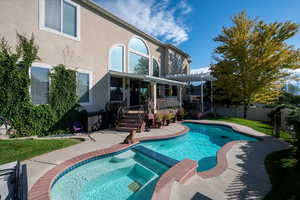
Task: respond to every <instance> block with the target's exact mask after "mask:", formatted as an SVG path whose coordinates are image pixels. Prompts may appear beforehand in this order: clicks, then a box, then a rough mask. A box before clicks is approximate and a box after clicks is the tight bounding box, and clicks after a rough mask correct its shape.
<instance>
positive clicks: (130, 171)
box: [51, 150, 169, 200]
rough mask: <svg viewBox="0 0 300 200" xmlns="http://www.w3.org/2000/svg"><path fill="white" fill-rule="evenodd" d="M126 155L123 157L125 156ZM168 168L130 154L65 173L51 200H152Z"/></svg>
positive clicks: (144, 157) (52, 191)
mask: <svg viewBox="0 0 300 200" xmlns="http://www.w3.org/2000/svg"><path fill="white" fill-rule="evenodd" d="M122 154H123V156H122ZM168 169H169V167H167V166H165V165H163V164H161V163H160V162H157V161H155V160H152V159H150V158H148V157H146V156H144V155H143V154H140V153H134V152H133V151H131V150H129V151H126V152H124V153H121V154H118V155H116V156H109V157H106V158H101V159H98V160H94V161H91V162H89V163H86V164H83V165H81V166H78V167H76V168H75V169H73V170H71V171H68V172H66V173H65V174H63V175H62V176H61V177H60V178H58V179H57V181H55V183H54V184H53V186H52V189H51V199H52V200H67V199H68V200H79V199H80V200H96V199H97V200H108V199H113V200H125V199H128V200H140V199H143V200H150V199H151V197H152V193H153V190H154V188H155V184H156V182H157V180H158V178H159V176H161V175H162V174H163V173H164V172H165V171H167V170H168Z"/></svg>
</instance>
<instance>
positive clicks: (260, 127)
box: [212, 117, 291, 140]
mask: <svg viewBox="0 0 300 200" xmlns="http://www.w3.org/2000/svg"><path fill="white" fill-rule="evenodd" d="M212 120H218V121H225V122H232V123H236V124H240V125H244V126H248V127H250V128H252V129H254V130H256V131H259V132H262V133H264V134H267V135H272V132H273V128H272V126H270V125H269V124H265V123H262V122H259V121H253V120H247V119H243V118H236V117H216V118H212ZM280 137H281V138H282V139H284V140H291V136H290V135H289V134H288V133H286V132H284V131H281V132H280Z"/></svg>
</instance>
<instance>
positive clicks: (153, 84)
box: [151, 82, 157, 113]
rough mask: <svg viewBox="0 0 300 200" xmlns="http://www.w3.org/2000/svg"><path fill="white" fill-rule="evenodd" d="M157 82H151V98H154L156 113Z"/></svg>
mask: <svg viewBox="0 0 300 200" xmlns="http://www.w3.org/2000/svg"><path fill="white" fill-rule="evenodd" d="M156 86H157V84H156V83H155V82H151V99H152V100H153V108H154V113H156V111H157V106H156V104H157V96H156V90H157V88H156Z"/></svg>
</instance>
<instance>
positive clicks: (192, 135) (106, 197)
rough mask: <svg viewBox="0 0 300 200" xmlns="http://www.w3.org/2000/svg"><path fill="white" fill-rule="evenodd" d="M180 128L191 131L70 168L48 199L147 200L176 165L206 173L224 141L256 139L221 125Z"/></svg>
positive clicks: (194, 125) (57, 182) (55, 184)
mask: <svg viewBox="0 0 300 200" xmlns="http://www.w3.org/2000/svg"><path fill="white" fill-rule="evenodd" d="M184 125H186V126H188V127H189V128H190V131H189V132H188V133H187V134H185V135H183V136H179V137H176V138H173V139H166V140H158V141H149V142H143V143H142V144H140V145H142V146H144V147H141V146H136V147H133V148H131V149H130V150H125V151H122V152H119V153H114V154H111V155H105V156H102V157H96V158H92V159H90V160H86V161H83V162H81V163H78V164H76V165H75V166H72V167H70V168H69V169H67V170H66V171H64V172H63V173H62V174H60V175H59V176H58V178H57V179H56V180H55V181H54V184H53V185H52V188H51V194H50V195H51V199H52V200H96V199H97V200H110V199H112V200H125V199H126V200H150V199H151V198H152V194H153V191H154V189H155V185H156V183H157V181H158V179H159V177H160V176H161V175H162V174H163V173H165V172H166V171H167V170H168V169H169V168H170V167H171V166H173V165H174V164H176V163H177V162H178V161H181V160H183V159H185V158H189V159H192V160H196V161H198V164H199V167H198V169H197V170H198V171H205V170H208V169H211V168H213V167H214V166H215V165H216V163H217V161H216V154H217V151H218V150H219V149H220V148H221V147H222V146H224V145H225V144H226V143H227V142H230V141H234V140H248V141H256V140H257V139H255V138H252V137H247V136H245V135H242V134H240V133H238V132H235V131H233V130H232V129H231V128H228V127H225V126H215V125H201V124H193V123H184ZM145 147H146V148H148V149H145ZM149 149H150V150H149ZM151 150H152V151H151ZM153 151H156V152H153ZM157 152H158V153H157ZM161 154H163V155H161ZM166 156H167V157H169V158H166ZM171 158H172V159H171ZM166 161H168V162H166ZM163 163H165V164H163Z"/></svg>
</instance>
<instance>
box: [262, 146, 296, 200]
mask: <svg viewBox="0 0 300 200" xmlns="http://www.w3.org/2000/svg"><path fill="white" fill-rule="evenodd" d="M296 161H297V160H296V153H295V148H291V149H287V150H283V151H278V152H274V153H271V154H269V155H268V156H267V158H266V160H265V166H266V169H267V171H268V174H269V176H270V180H271V183H272V190H271V191H270V192H269V193H268V194H267V195H266V197H265V198H264V200H296V199H300V190H299V189H300V169H297V168H296Z"/></svg>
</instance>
